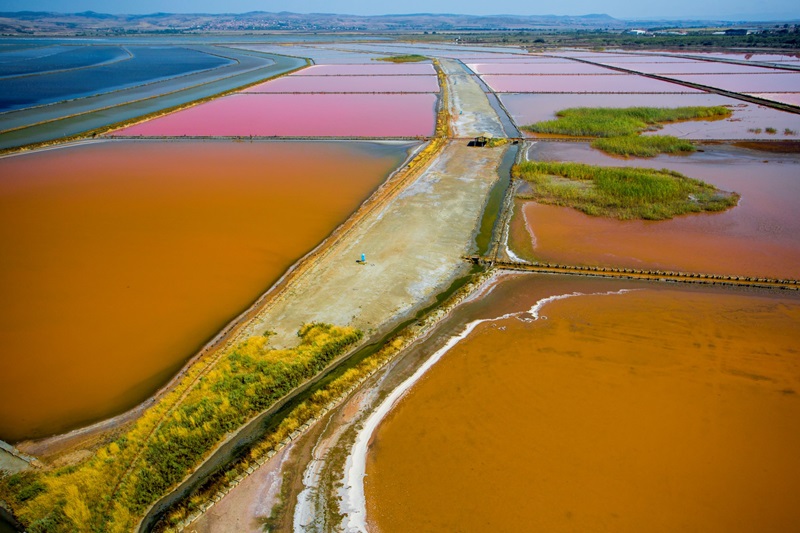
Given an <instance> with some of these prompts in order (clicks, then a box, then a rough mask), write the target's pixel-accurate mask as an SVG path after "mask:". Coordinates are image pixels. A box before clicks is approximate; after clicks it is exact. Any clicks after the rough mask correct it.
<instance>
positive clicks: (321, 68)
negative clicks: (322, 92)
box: [292, 63, 436, 76]
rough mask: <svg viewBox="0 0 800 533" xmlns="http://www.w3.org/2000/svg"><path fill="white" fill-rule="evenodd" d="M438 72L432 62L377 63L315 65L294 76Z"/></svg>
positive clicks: (400, 74) (386, 74)
mask: <svg viewBox="0 0 800 533" xmlns="http://www.w3.org/2000/svg"><path fill="white" fill-rule="evenodd" d="M415 74H434V75H435V74H436V71H435V70H434V68H433V65H431V64H430V63H397V64H395V63H384V64H381V63H376V64H374V65H313V66H310V67H308V68H305V69H303V70H301V71H299V72H297V73H295V74H292V76H353V75H366V76H390V75H395V76H402V75H415Z"/></svg>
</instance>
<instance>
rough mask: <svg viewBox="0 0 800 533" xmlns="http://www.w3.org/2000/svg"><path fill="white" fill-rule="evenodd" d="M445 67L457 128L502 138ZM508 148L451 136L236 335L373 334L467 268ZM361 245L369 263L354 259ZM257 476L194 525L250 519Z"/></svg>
mask: <svg viewBox="0 0 800 533" xmlns="http://www.w3.org/2000/svg"><path fill="white" fill-rule="evenodd" d="M442 67H443V69H444V71H445V72H446V73H447V75H448V78H447V79H448V85H449V87H450V94H451V98H452V100H451V102H449V103H448V105H449V106H450V109H451V116H452V120H453V122H452V130H453V132H454V135H455V136H457V137H462V136H463V137H474V136H477V135H478V134H480V133H483V132H489V133H492V134H493V135H495V136H497V137H502V136H503V135H504V134H503V129H502V125H501V123H500V120H499V118H498V117H497V114H496V113H495V111H494V110H493V109H492V107H491V105H490V104H489V101H488V99H487V97H486V95H485V94H484V93H483V91H482V90H481V89H480V87H479V86H478V84H477V83H476V82H475V81H474V80H473V79H472V78H471V77H470V76H469V75H468V74H467V72H466V71H465V70H464V68H463V67H462V66H461V65H460V64H459V63H458V62H456V61H450V60H443V61H442ZM505 150H506V148H505V147H500V148H495V149H487V148H471V147H468V146H467V142H466V140H451V141H450V142H449V143H448V144H447V145H446V146H445V147H444V149H443V150H442V152H441V153H440V154H439V156H438V157H437V158H436V159H435V160H434V161H433V162H432V163H431V164H430V165H429V166H428V168H427V169H425V170H423V171H422V172H420V174H419V176H418V177H417V178H416V179H415V180H413V181H412V182H411V183H410V184H409V185H408V186H407V187H406V188H405V189H404V190H403V191H402V192H401V193H400V194H398V195H396V196H395V197H394V198H392V199H390V200H389V201H388V202H386V203H385V204H384V205H382V206H380V208H378V209H375V210H373V211H372V212H371V213H369V214H367V215H366V216H365V218H364V219H363V220H361V221H360V222H359V224H358V225H357V226H356V227H355V228H353V230H352V231H350V232H349V233H348V234H347V235H345V236H344V237H343V238H342V239H340V240H339V241H337V242H336V243H334V244H333V245H332V249H331V251H330V252H329V253H328V254H327V255H326V256H325V257H324V258H322V260H320V261H319V262H317V263H316V264H314V265H312V266H311V267H310V268H308V269H306V270H305V271H303V273H302V274H300V275H299V276H298V277H297V278H295V279H294V280H292V282H291V285H290V287H289V288H288V290H287V291H285V293H284V294H283V295H282V296H281V297H280V298H279V300H278V301H276V302H274V303H273V304H272V305H270V306H268V307H267V309H266V310H265V311H264V312H262V313H260V314H259V315H258V316H256V317H255V319H253V320H252V321H251V323H250V324H249V325H248V327H247V328H244V330H243V331H242V332H241V333H240V335H242V336H247V335H253V334H259V333H262V332H264V331H266V330H272V331H275V332H277V335H276V337H275V338H274V340H273V343H274V344H287V345H288V344H290V343H292V342H294V337H295V331H296V330H297V328H298V327H299V326H300V325H301V324H303V323H305V322H309V321H323V322H330V323H334V324H339V325H353V326H355V327H357V328H361V329H363V330H364V331H365V332H367V334H368V336H369V333H370V332H374V331H379V330H383V329H386V328H387V327H391V326H392V325H393V324H396V323H398V322H399V321H400V320H402V318H403V317H405V316H408V315H409V314H412V313H413V312H414V311H415V310H416V309H418V308H420V307H422V306H423V305H424V304H425V302H427V301H430V300H431V299H432V298H433V297H434V296H435V295H436V294H437V293H438V292H440V291H441V290H443V289H444V288H446V287H447V286H448V285H449V284H450V282H451V281H452V280H453V279H455V278H456V277H458V276H459V274H460V273H462V272H464V271H465V270H466V269H467V267H466V265H465V263H464V260H463V258H462V257H463V256H464V255H465V254H467V253H469V252H470V250H471V249H472V247H473V240H474V239H473V237H474V233H475V230H476V228H477V227H478V225H479V222H480V218H481V215H482V212H483V208H484V205H485V203H486V198H487V196H488V194H489V191H490V189H491V187H492V185H493V184H494V182H495V181H496V180H497V179H498V175H497V167H498V165H499V164H500V161H501V159H502V157H503V154H504V153H505ZM362 253H364V254H366V257H367V263H366V264H365V265H361V264H358V263H356V260H357V259H359V258H360V256H361V254H362ZM312 445H313V442H312V443H310V444H309V446H312ZM276 457H277V456H276ZM276 468H278V469H280V465H279V464H278V461H277V460H276V458H273V459H272V460H271V461H269V462H268V463H266V464H265V465H264V466H263V467H262V469H261V470H267V471H269V472H273V471H274V469H276ZM304 469H305V465H296V466H295V467H294V468H292V469H291V471H290V472H289V471H287V472H285V473H284V475H292V476H297V477H302V475H303V470H304ZM252 477H253V478H254V479H252V480H249V482H247V483H241V484H240V485H238V486H237V487H236V488H235V489H233V490H232V491H231V492H230V493H229V494H228V495H227V496H226V497H225V499H224V500H223V501H224V502H225V505H220V504H218V507H217V508H216V509H215V511H214V513H213V514H211V513H209V514H206V515H205V516H203V517H201V518H200V519H199V520H198V521H197V522H195V523H194V524H192V526H191V527H190V528H189V531H198V532H202V531H211V530H220V531H224V530H226V529H225V527H227V526H223V524H228V525H230V524H236V525H246V524H253V523H254V520H255V518H256V517H257V516H263V515H264V514H265V510H264V509H263V502H262V505H261V506H260V505H259V501H260V500H261V499H262V497H263V495H264V493H265V491H266V490H267V489H268V485H272V484H273V483H274V479H273V478H272V477H270V476H266V475H260V474H258V472H257V473H256V474H255V475H254V476H252ZM220 503H222V502H220ZM294 503H295V502H292V503H291V505H292V506H294ZM242 513H244V514H245V515H249V516H242Z"/></svg>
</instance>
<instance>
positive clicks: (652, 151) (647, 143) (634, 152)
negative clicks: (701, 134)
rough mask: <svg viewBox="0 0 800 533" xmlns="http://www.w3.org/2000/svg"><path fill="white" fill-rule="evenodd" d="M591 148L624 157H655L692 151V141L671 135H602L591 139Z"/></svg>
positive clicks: (694, 148)
mask: <svg viewBox="0 0 800 533" xmlns="http://www.w3.org/2000/svg"><path fill="white" fill-rule="evenodd" d="M592 148H596V149H598V150H602V151H603V152H606V153H608V154H615V155H622V156H625V157H629V156H634V157H655V156H657V155H658V154H685V153H690V152H694V151H695V150H696V149H697V148H696V147H695V145H694V143H692V142H691V141H687V140H686V139H678V138H677V137H673V136H671V135H625V136H623V137H603V138H600V139H595V140H594V141H592Z"/></svg>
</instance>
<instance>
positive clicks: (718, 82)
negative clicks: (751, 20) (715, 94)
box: [671, 72, 800, 93]
mask: <svg viewBox="0 0 800 533" xmlns="http://www.w3.org/2000/svg"><path fill="white" fill-rule="evenodd" d="M671 77H672V78H674V79H676V80H684V81H689V82H692V83H699V84H701V85H707V86H709V87H716V88H718V89H725V90H726V91H733V92H737V93H786V92H800V73H793V72H787V73H782V74H759V75H757V76H756V75H752V74H719V75H716V76H703V75H684V74H678V75H674V76H671Z"/></svg>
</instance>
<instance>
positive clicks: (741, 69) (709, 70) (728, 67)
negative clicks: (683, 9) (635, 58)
mask: <svg viewBox="0 0 800 533" xmlns="http://www.w3.org/2000/svg"><path fill="white" fill-rule="evenodd" d="M603 64H605V65H611V66H618V67H621V68H626V69H630V70H635V71H637V72H646V73H648V74H780V73H782V72H785V71H781V70H778V69H772V68H767V67H757V66H750V65H736V64H734V63H715V62H711V61H683V62H681V63H633V62H620V61H608V62H603Z"/></svg>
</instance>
